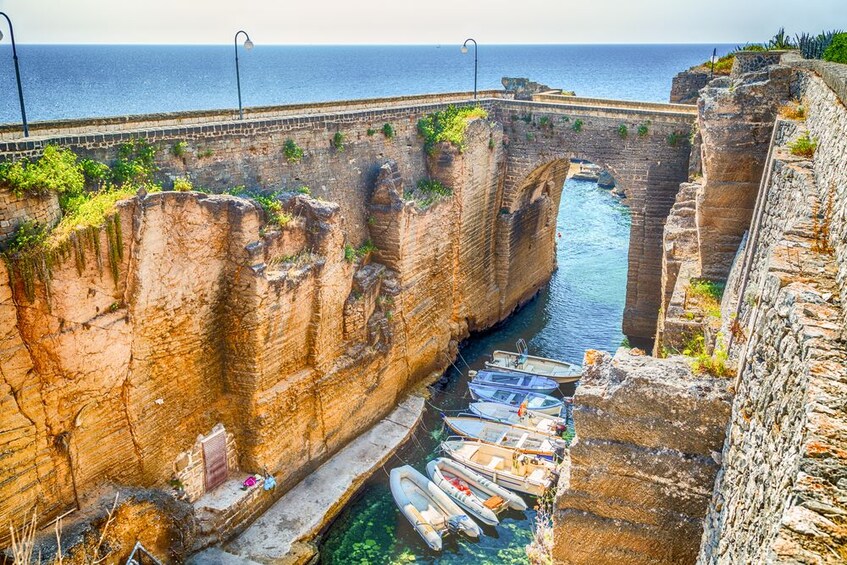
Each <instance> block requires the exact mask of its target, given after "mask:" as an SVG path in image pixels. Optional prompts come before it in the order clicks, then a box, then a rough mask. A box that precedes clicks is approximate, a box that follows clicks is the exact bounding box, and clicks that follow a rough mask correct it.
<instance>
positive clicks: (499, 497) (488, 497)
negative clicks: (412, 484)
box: [426, 457, 526, 526]
mask: <svg viewBox="0 0 847 565" xmlns="http://www.w3.org/2000/svg"><path fill="white" fill-rule="evenodd" d="M426 474H427V475H429V477H430V478H431V479H432V482H433V483H435V485H436V486H437V487H438V488H440V489H441V490H443V491H444V492H445V493H447V495H448V496H450V497H451V498H452V499H453V500H455V501H456V502H458V503H459V506H461V507H462V508H464V509H465V510H467V511H468V512H470V514H471V516H473V517H474V518H476V519H478V520H479V521H480V522H482V523H483V524H487V525H489V526H496V525H497V524H499V523H500V520H499V519H498V518H497V514H498V513H500V512H502V511H504V510H506V509H507V508H511V509H513V510H526V502H524V501H523V499H522V498H521V497H520V496H518V495H516V494H515V493H513V492H511V491H509V490H506V489H505V488H503V487H501V486H500V485H496V484H494V483H492V482H491V481H489V480H488V479H486V478H485V477H483V476H482V475H480V474H479V473H476V472H474V471H472V470H470V469H468V468H467V467H465V466H464V465H462V464H461V463H457V462H456V461H453V460H452V459H447V458H446V457H439V458H438V459H433V460H432V461H430V462H429V463H428V464H427V466H426Z"/></svg>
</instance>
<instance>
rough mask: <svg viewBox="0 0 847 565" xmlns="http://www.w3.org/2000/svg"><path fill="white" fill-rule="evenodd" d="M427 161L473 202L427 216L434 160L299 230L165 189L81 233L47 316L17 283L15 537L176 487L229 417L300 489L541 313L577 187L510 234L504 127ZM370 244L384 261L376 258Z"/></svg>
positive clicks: (7, 400)
mask: <svg viewBox="0 0 847 565" xmlns="http://www.w3.org/2000/svg"><path fill="white" fill-rule="evenodd" d="M386 143H389V141H388V140H386ZM418 150H419V151H420V159H421V161H420V162H421V163H422V166H423V167H424V168H425V169H426V171H427V172H426V173H425V174H426V175H427V176H432V177H433V178H437V179H439V180H440V181H441V182H442V183H443V184H444V185H445V186H448V187H450V188H451V189H452V194H450V195H449V196H445V197H439V198H434V199H433V200H432V201H431V202H429V201H427V202H423V201H420V200H415V198H416V196H415V194H414V191H413V190H412V189H413V188H414V187H415V186H416V184H417V181H418V180H419V179H420V177H421V175H422V174H424V173H420V172H418V171H419V169H418V168H416V166H415V165H413V164H412V163H413V161H414V159H415V158H412V157H410V158H409V159H407V160H406V161H405V163H403V162H397V161H395V160H390V159H382V161H381V162H382V166H379V167H377V170H378V172H377V174H376V175H375V176H374V178H373V183H372V185H371V186H370V187H369V190H367V191H365V192H362V193H360V194H359V196H360V198H361V201H360V202H358V203H357V204H356V206H355V210H352V211H351V210H349V209H348V207H347V206H345V205H344V203H341V204H339V203H337V202H332V201H328V200H323V199H318V198H314V197H312V196H309V195H306V194H297V193H296V192H292V193H290V194H289V195H288V196H285V197H284V198H283V206H284V208H285V210H286V213H287V214H289V215H290V216H291V218H292V219H291V220H290V221H289V222H288V223H287V224H286V225H284V226H283V227H281V228H274V227H272V226H266V225H265V221H264V220H265V218H264V213H263V212H262V210H261V208H259V207H258V206H257V205H256V204H255V203H253V202H252V201H250V200H247V199H244V198H238V197H233V196H226V195H206V194H199V193H191V192H186V193H177V192H163V193H156V194H149V195H146V197H135V198H132V199H129V200H127V201H124V202H123V203H121V204H120V205H119V207H118V212H117V213H116V214H115V216H113V217H110V218H109V220H108V223H107V225H106V226H103V227H102V228H100V229H92V230H86V231H82V232H79V233H78V234H77V235H76V236H75V237H74V238H73V240H72V244H71V245H70V246H69V247H68V248H67V249H66V250H65V251H64V252H63V253H61V254H58V255H57V256H56V258H55V260H54V261H53V262H52V263H53V264H52V266H51V268H50V269H49V273H50V277H49V281H48V280H47V278H46V277H42V278H39V277H38V276H35V277H34V278H33V279H32V280H33V282H34V289H35V292H34V300H33V301H30V299H29V297H28V296H27V292H26V288H25V284H24V280H23V279H22V278H21V277H20V276H11V275H10V274H9V273H8V272H7V271H6V270H4V271H3V272H2V273H0V274H3V275H4V277H3V278H2V280H3V286H2V287H0V316H2V317H3V318H2V320H3V326H2V327H3V328H4V334H3V336H2V339H3V340H2V345H0V355H2V361H3V363H2V372H0V376H2V381H0V383H1V386H0V394H3V396H2V397H0V398H2V402H3V406H4V407H6V408H8V410H4V411H3V412H2V414H0V418H2V421H3V423H4V430H5V429H6V427H8V430H9V431H8V432H4V434H3V437H2V441H4V442H5V443H4V445H6V446H7V449H6V455H5V457H3V458H2V459H0V465H2V467H1V468H2V470H3V475H2V478H3V481H0V501H2V503H0V504H2V505H0V522H3V523H6V522H8V521H9V520H18V519H19V517H20V516H22V512H23V511H24V510H26V509H28V508H30V507H31V506H32V505H33V504H34V503H35V502H36V501H38V503H39V511H40V513H41V514H42V516H43V517H44V519H47V518H49V517H51V516H55V515H57V514H59V513H61V512H63V511H65V510H68V509H71V508H73V507H76V506H85V505H86V504H87V503H88V502H89V501H93V500H96V495H97V494H98V492H99V491H100V489H101V487H103V486H104V485H106V484H108V483H115V484H118V485H135V486H145V487H160V488H169V487H167V483H168V480H169V478H170V477H171V475H172V473H173V470H174V463H175V461H176V460H177V459H178V458H179V455H180V453H182V452H184V451H186V450H188V449H190V448H191V447H192V446H193V445H194V442H195V440H196V438H197V437H198V436H199V435H201V434H207V433H208V432H209V431H210V430H211V429H212V427H213V426H215V425H216V424H217V423H219V422H220V423H223V424H224V425H225V427H226V429H227V430H229V431H231V432H232V433H233V434H234V435H235V437H236V445H238V456H239V457H238V459H239V461H238V466H239V467H240V468H241V469H244V470H247V471H258V472H262V471H263V470H267V471H268V472H271V473H273V474H274V475H275V476H276V479H277V482H278V484H279V485H280V488H279V489H278V490H279V492H280V494H281V493H282V492H284V491H285V490H287V489H288V488H290V487H291V486H292V485H293V484H294V483H295V482H296V481H297V480H299V479H301V478H303V477H304V476H305V475H306V474H308V472H309V471H310V470H312V469H313V468H315V467H316V466H317V465H318V464H319V463H320V462H322V461H323V460H324V459H325V458H326V457H327V456H329V455H330V454H332V453H334V452H335V451H337V450H338V449H340V448H341V447H343V446H344V445H345V444H346V443H348V442H349V441H350V439H351V438H353V437H355V436H357V435H359V434H360V433H361V432H362V431H363V430H364V429H366V428H368V427H369V426H370V425H371V424H372V423H373V422H374V421H376V420H377V419H379V418H380V417H382V416H383V415H384V414H385V413H386V412H387V411H389V410H390V409H391V408H392V407H393V406H395V405H396V403H397V402H398V400H399V399H400V398H401V397H402V395H404V394H405V393H407V392H408V390H409V389H410V388H412V387H414V386H417V385H418V384H420V383H421V382H422V381H424V380H425V379H426V378H428V377H431V376H433V375H436V374H438V373H440V372H442V371H443V370H444V369H445V368H446V367H447V366H448V365H449V363H450V361H451V359H452V358H453V356H454V355H455V351H456V349H457V346H458V342H459V340H461V339H463V338H464V337H466V336H467V335H468V332H469V331H470V330H471V329H482V328H485V327H488V326H490V325H492V324H494V323H496V322H497V321H499V320H501V319H503V318H504V317H505V316H507V315H508V314H509V313H511V312H512V311H513V310H514V308H515V307H516V306H517V305H519V304H520V303H522V302H524V301H526V300H528V299H529V298H531V297H532V296H533V295H534V294H535V293H536V292H537V291H538V289H539V288H540V287H541V285H543V284H544V283H545V282H546V281H547V280H548V278H549V276H550V274H551V273H552V271H553V269H554V268H555V259H554V254H553V240H554V235H555V228H554V227H553V226H552V222H551V221H550V218H551V217H553V218H554V217H555V213H554V211H555V208H556V207H557V205H558V198H559V191H560V190H561V183H560V184H559V185H558V186H557V187H553V190H552V192H551V191H550V190H549V187H548V190H547V191H546V192H545V191H538V192H537V193H534V194H528V195H526V197H525V200H524V201H523V202H522V203H521V204H520V205H518V206H516V207H515V210H514V212H513V213H512V214H510V215H508V217H507V218H504V215H503V214H501V213H500V208H501V206H500V205H499V204H500V200H501V198H502V194H501V191H502V187H501V183H500V181H499V179H500V173H501V170H502V166H503V161H504V158H505V157H504V149H503V143H502V129H501V128H500V127H499V126H497V125H496V124H493V123H490V122H488V121H485V120H477V121H474V122H472V123H471V124H470V125H469V127H468V132H467V136H466V146H465V148H464V149H463V150H462V151H459V150H458V149H456V148H454V147H451V146H448V145H443V146H439V147H438V148H437V150H436V151H435V152H434V153H433V154H432V155H430V156H427V157H424V155H425V153H424V151H423V148H422V147H419V149H418ZM350 151H351V153H355V150H354V149H351V150H350ZM335 158H340V156H339V155H336V157H335ZM356 158H357V159H359V158H362V157H361V155H358V156H357V157H356ZM367 166H368V167H371V166H374V165H373V164H370V163H369V164H368V165H367ZM348 197H349V195H348ZM348 197H344V198H342V199H341V200H344V199H345V198H348ZM417 197H420V194H418V195H417ZM524 207H525V208H526V210H524ZM539 211H542V212H544V214H543V215H540V213H539ZM348 218H353V221H354V222H359V221H361V225H357V226H354V227H353V228H352V229H351V228H350V226H349V223H348V222H349V220H348ZM359 218H362V219H361V220H360V219H359ZM363 230H364V233H363ZM364 237H367V238H368V239H370V240H371V241H372V243H373V244H374V246H375V250H370V251H369V250H367V249H366V248H360V249H358V250H357V248H358V247H359V246H358V244H359V242H360V241H361V239H362V238H364ZM503 242H506V244H505V245H504V244H503ZM518 253H520V254H521V257H520V260H517V259H516V258H515V256H514V255H515V254H518ZM525 262H528V263H526V264H531V265H532V268H531V269H526V273H527V274H526V275H525V276H524V275H522V273H521V271H514V269H519V268H523V265H525ZM504 268H505V269H506V270H507V272H505V273H503V272H502V271H501V269H504ZM42 275H43V273H42ZM7 328H8V330H7Z"/></svg>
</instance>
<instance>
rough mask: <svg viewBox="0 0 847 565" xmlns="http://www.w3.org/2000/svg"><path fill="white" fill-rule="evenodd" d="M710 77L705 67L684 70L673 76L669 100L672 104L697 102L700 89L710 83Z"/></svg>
mask: <svg viewBox="0 0 847 565" xmlns="http://www.w3.org/2000/svg"><path fill="white" fill-rule="evenodd" d="M710 78H711V76H710V73H709V71H708V70H706V69H704V68H703V67H695V68H693V69H689V70H687V71H682V72H681V73H679V74H678V75H676V76H675V77H673V81H672V82H671V96H670V100H669V101H670V102H671V103H672V104H696V103H697V98H698V97H699V96H700V89H701V88H703V87H704V86H706V85H707V84H708V83H709V79H710Z"/></svg>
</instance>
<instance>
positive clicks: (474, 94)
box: [462, 37, 477, 100]
mask: <svg viewBox="0 0 847 565" xmlns="http://www.w3.org/2000/svg"><path fill="white" fill-rule="evenodd" d="M468 41H473V99H474V100H476V62H477V58H476V49H477V45H476V40H475V39H471V38H470V37H469V38H467V39H466V40H465V42H464V43H463V44H462V53H467V52H468Z"/></svg>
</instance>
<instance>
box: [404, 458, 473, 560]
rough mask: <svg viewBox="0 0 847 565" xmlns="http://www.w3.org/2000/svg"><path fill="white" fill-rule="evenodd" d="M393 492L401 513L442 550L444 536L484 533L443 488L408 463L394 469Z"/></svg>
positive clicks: (426, 539) (437, 548)
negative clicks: (453, 532) (449, 534)
mask: <svg viewBox="0 0 847 565" xmlns="http://www.w3.org/2000/svg"><path fill="white" fill-rule="evenodd" d="M389 485H390V487H391V495H392V496H393V497H394V502H395V503H397V507H398V508H399V509H400V512H401V513H402V514H403V515H404V516H405V517H406V519H407V520H409V523H410V524H412V527H413V528H414V529H415V531H416V532H418V535H420V536H421V537H422V538H423V540H424V541H425V542H426V544H427V545H428V546H429V547H430V548H431V549H433V550H435V551H441V538H442V536H444V535H445V534H447V532H450V531H460V532H463V533H464V534H465V535H467V536H468V537H471V538H478V537H479V536H480V534H481V530H480V529H479V526H478V525H477V524H476V522H474V521H473V520H471V519H470V517H468V515H467V514H465V513H464V512H463V511H462V509H461V508H459V506H458V505H457V504H456V503H455V502H453V500H452V499H451V498H450V497H449V496H447V495H446V494H445V493H444V491H442V490H441V489H439V488H438V487H437V486H435V483H433V482H432V481H430V480H429V479H427V478H426V477H425V476H423V475H422V474H420V473H419V472H418V471H416V470H415V469H413V468H412V467H410V466H409V465H403V466H402V467H395V468H394V469H391V474H390V475H389Z"/></svg>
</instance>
